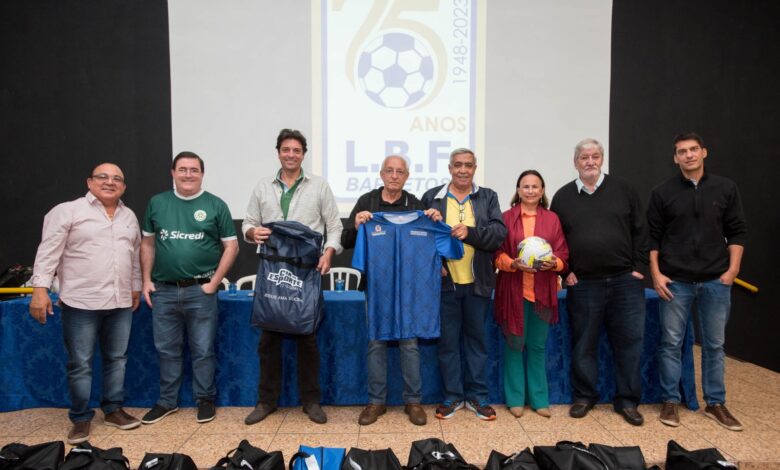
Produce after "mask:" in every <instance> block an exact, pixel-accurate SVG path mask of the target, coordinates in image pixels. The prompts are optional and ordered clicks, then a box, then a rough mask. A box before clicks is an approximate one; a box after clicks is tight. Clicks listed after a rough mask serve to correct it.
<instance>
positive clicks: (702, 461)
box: [666, 441, 737, 470]
mask: <svg viewBox="0 0 780 470" xmlns="http://www.w3.org/2000/svg"><path fill="white" fill-rule="evenodd" d="M724 468H727V469H734V468H737V465H735V464H733V463H731V462H729V461H727V460H726V458H725V457H723V454H721V453H720V452H719V451H718V449H715V448H709V449H699V450H686V449H685V448H684V447H683V446H681V445H680V444H678V443H676V442H674V441H669V443H668V444H667V445H666V470H719V469H724Z"/></svg>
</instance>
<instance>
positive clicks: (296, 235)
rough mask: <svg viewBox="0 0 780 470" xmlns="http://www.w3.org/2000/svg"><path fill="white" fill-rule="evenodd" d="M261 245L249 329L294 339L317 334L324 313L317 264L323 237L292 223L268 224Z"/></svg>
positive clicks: (301, 225) (320, 279) (297, 223)
mask: <svg viewBox="0 0 780 470" xmlns="http://www.w3.org/2000/svg"><path fill="white" fill-rule="evenodd" d="M265 226H266V227H268V228H270V229H271V230H272V232H271V235H270V237H269V238H268V239H267V240H266V241H265V243H263V244H262V245H260V251H259V253H258V256H259V257H260V262H259V264H258V266H257V277H256V278H255V298H254V301H253V307H252V326H258V327H260V328H262V329H264V330H268V331H276V332H278V333H288V334H296V335H309V334H312V333H314V332H315V331H317V327H318V326H319V324H320V322H321V321H322V317H323V315H324V311H325V301H324V300H323V297H322V276H321V275H320V272H319V271H317V264H318V263H319V260H320V255H321V254H322V234H321V233H318V232H315V231H314V230H311V229H309V228H308V227H306V226H305V225H303V224H301V223H299V222H294V221H280V222H271V223H268V224H266V225H265Z"/></svg>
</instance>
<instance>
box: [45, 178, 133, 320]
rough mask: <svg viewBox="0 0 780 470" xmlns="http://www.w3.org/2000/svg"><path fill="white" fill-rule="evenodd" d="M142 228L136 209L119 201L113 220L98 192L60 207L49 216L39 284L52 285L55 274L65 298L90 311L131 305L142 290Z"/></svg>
mask: <svg viewBox="0 0 780 470" xmlns="http://www.w3.org/2000/svg"><path fill="white" fill-rule="evenodd" d="M140 249H141V230H140V228H139V226H138V219H137V218H136V217H135V213H133V211H132V210H131V209H130V208H128V207H127V206H125V205H124V203H122V201H119V205H118V206H117V208H116V212H115V213H114V218H113V220H112V219H109V217H108V214H107V213H106V210H105V208H104V207H103V204H102V203H101V202H100V200H98V199H97V198H96V197H95V196H94V195H93V194H92V193H89V192H88V193H87V195H86V196H84V197H82V198H79V199H76V200H75V201H69V202H64V203H62V204H59V205H57V206H56V207H54V208H53V209H52V210H51V211H49V213H48V214H46V217H45V218H44V219H43V233H42V235H41V244H40V245H38V253H37V254H36V255H35V265H34V267H33V277H32V279H31V284H32V286H33V287H45V288H47V289H48V288H50V287H51V283H52V279H53V277H54V273H55V272H56V273H57V277H58V278H59V281H60V299H61V300H62V301H63V302H65V303H66V304H67V305H69V306H71V307H74V308H81V309H85V310H105V309H113V308H125V307H130V306H131V305H132V303H133V301H132V295H131V292H132V291H140V290H141V263H140Z"/></svg>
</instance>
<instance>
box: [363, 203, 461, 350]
mask: <svg viewBox="0 0 780 470" xmlns="http://www.w3.org/2000/svg"><path fill="white" fill-rule="evenodd" d="M450 231H451V228H450V226H449V225H447V224H445V223H444V222H433V221H431V220H430V219H429V218H428V217H426V216H425V215H424V214H423V213H422V211H414V212H376V213H374V215H373V218H372V219H371V220H370V221H368V222H366V223H365V224H363V225H361V226H360V229H359V230H358V235H357V241H356V242H355V252H354V254H353V255H352V267H354V268H355V269H358V270H360V271H361V272H363V273H364V274H365V276H366V297H367V301H368V337H369V339H372V340H397V339H409V338H438V337H439V331H440V325H441V322H440V320H439V299H440V297H441V268H442V263H441V257H442V256H444V257H445V258H449V259H459V258H462V257H463V243H462V242H461V241H460V240H458V239H456V238H453V237H452V236H451V235H450Z"/></svg>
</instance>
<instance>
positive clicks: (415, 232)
mask: <svg viewBox="0 0 780 470" xmlns="http://www.w3.org/2000/svg"><path fill="white" fill-rule="evenodd" d="M409 235H414V236H415V237H427V236H428V232H423V231H422V230H410V231H409Z"/></svg>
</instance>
